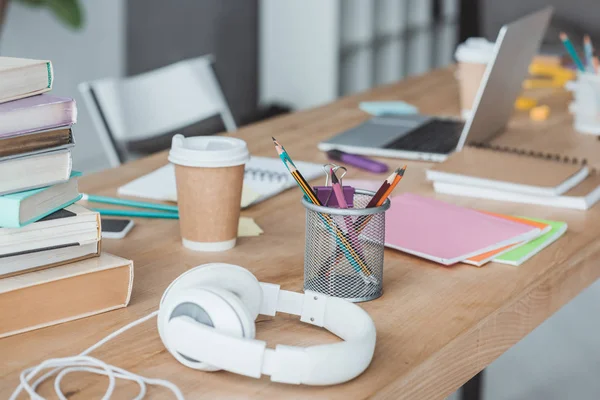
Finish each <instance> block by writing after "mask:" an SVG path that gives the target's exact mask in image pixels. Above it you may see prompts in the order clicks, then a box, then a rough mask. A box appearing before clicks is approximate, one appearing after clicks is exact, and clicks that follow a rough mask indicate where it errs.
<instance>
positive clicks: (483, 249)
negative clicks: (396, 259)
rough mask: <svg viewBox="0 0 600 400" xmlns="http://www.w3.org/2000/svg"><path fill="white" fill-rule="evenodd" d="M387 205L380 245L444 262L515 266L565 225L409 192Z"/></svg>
mask: <svg viewBox="0 0 600 400" xmlns="http://www.w3.org/2000/svg"><path fill="white" fill-rule="evenodd" d="M391 203H392V205H391V207H390V209H389V210H388V211H387V212H386V230H385V234H386V238H385V244H386V246H388V247H391V248H394V249H397V250H401V251H404V252H406V253H409V254H413V255H416V256H419V257H422V258H425V259H428V260H432V261H435V262H438V263H440V264H444V265H451V264H455V263H458V262H465V263H468V264H472V265H476V266H482V265H484V264H485V263H487V262H489V261H492V260H493V261H498V262H503V263H506V264H511V265H520V264H521V263H523V262H525V261H526V260H527V259H529V258H530V257H532V256H533V255H535V254H537V253H538V252H539V251H541V250H542V249H543V248H544V247H546V246H548V245H549V244H551V243H552V242H554V241H555V240H556V239H558V238H559V237H560V236H561V235H562V234H563V233H564V232H565V231H566V228H567V224H566V223H564V222H554V221H545V220H537V219H532V218H524V217H511V216H505V215H499V214H491V213H485V212H480V211H477V210H472V209H468V208H464V207H459V206H456V205H453V204H449V203H445V202H442V201H439V200H435V199H431V198H427V197H421V196H418V195H415V194H410V193H407V194H403V195H399V196H396V197H393V198H392V199H391Z"/></svg>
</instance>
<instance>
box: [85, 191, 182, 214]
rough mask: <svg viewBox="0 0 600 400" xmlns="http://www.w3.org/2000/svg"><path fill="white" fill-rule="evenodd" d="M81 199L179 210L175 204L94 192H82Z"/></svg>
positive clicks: (91, 201) (155, 208)
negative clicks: (149, 201) (95, 193)
mask: <svg viewBox="0 0 600 400" xmlns="http://www.w3.org/2000/svg"><path fill="white" fill-rule="evenodd" d="M81 199H82V200H85V201H88V202H90V203H103V204H114V205H117V206H125V207H136V208H145V209H148V210H158V211H168V212H179V209H178V208H177V206H171V205H168V204H158V203H148V202H145V201H134V200H127V199H119V198H115V197H107V196H97V195H94V194H85V193H83V197H82V198H81Z"/></svg>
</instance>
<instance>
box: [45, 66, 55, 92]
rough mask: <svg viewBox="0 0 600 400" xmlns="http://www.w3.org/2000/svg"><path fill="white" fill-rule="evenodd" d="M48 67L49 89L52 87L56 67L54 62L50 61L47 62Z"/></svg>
mask: <svg viewBox="0 0 600 400" xmlns="http://www.w3.org/2000/svg"><path fill="white" fill-rule="evenodd" d="M46 69H47V71H48V86H47V89H52V83H53V82H54V69H53V68H52V63H51V62H50V61H48V62H47V63H46Z"/></svg>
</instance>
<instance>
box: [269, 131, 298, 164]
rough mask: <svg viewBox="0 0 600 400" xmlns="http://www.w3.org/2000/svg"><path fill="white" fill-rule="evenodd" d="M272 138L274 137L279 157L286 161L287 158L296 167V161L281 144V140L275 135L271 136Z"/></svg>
mask: <svg viewBox="0 0 600 400" xmlns="http://www.w3.org/2000/svg"><path fill="white" fill-rule="evenodd" d="M271 139H273V143H274V144H275V150H276V151H277V154H278V155H279V158H281V161H283V162H284V163H285V160H288V161H289V162H290V164H292V165H293V166H294V167H295V166H296V164H294V161H293V160H292V159H291V157H290V155H289V154H288V153H287V151H285V147H283V146H282V145H281V144H279V142H278V141H277V140H276V139H275V138H274V137H273V136H271Z"/></svg>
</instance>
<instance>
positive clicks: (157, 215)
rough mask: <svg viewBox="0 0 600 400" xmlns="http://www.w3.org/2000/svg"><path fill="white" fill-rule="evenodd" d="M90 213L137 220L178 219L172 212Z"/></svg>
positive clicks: (117, 211) (100, 209)
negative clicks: (135, 218)
mask: <svg viewBox="0 0 600 400" xmlns="http://www.w3.org/2000/svg"><path fill="white" fill-rule="evenodd" d="M90 210H92V211H96V212H97V213H99V214H100V215H104V216H114V217H131V218H133V217H137V218H166V219H179V213H174V212H153V211H139V210H115V209H112V208H111V209H106V208H90Z"/></svg>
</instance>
